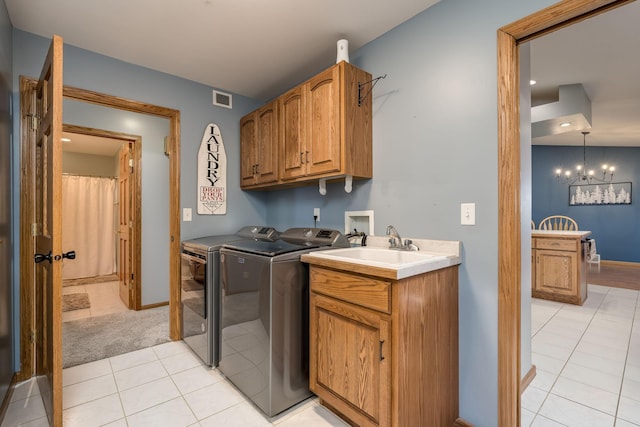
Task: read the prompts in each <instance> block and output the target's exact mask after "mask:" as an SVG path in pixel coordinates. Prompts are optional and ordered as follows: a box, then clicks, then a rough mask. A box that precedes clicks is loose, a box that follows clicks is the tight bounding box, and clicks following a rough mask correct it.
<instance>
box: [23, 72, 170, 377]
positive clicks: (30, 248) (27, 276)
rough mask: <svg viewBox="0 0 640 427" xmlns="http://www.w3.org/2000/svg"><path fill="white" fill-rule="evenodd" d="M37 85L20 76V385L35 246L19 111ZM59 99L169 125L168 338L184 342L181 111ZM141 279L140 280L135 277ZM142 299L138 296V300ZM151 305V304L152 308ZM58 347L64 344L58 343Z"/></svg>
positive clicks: (109, 99)
mask: <svg viewBox="0 0 640 427" xmlns="http://www.w3.org/2000/svg"><path fill="white" fill-rule="evenodd" d="M36 85H37V80H36V79H33V78H30V77H25V76H20V117H21V120H20V123H21V133H20V135H21V136H20V153H21V157H20V188H21V189H22V190H21V191H20V371H19V373H18V375H17V380H18V381H24V380H26V379H29V378H31V377H32V376H33V375H34V372H35V369H34V349H33V344H34V336H35V335H34V334H35V319H34V315H35V310H34V307H35V293H34V286H33V284H34V280H35V276H34V267H33V255H34V253H35V245H34V241H33V236H32V231H31V227H32V224H33V223H34V213H33V212H34V207H35V197H34V195H33V194H32V193H33V192H32V191H28V189H30V188H33V185H34V183H35V151H34V150H33V145H32V144H30V141H31V140H32V138H33V135H32V131H31V130H30V117H29V116H28V113H29V112H28V111H24V110H23V107H24V106H25V105H28V104H27V102H25V101H26V99H28V97H29V96H31V93H32V91H33V90H35V87H36ZM63 96H64V98H65V99H72V100H75V101H80V102H88V103H91V104H95V105H100V106H103V107H108V108H115V109H119V110H125V111H130V112H134V113H140V114H148V115H152V116H157V117H163V118H166V119H168V120H169V137H168V139H167V149H166V151H167V155H168V157H169V188H168V191H169V335H170V338H171V339H172V340H174V341H175V340H179V339H181V338H182V322H181V312H180V212H179V211H180V111H179V110H175V109H172V108H167V107H161V106H157V105H153V104H148V103H144V102H140V101H133V100H130V99H125V98H120V97H117V96H113V95H107V94H103V93H99V92H94V91H90V90H86V89H79V88H75V87H70V86H64V89H63ZM139 277H141V276H139ZM136 298H140V293H138V294H137V295H136ZM154 306H155V305H154ZM57 345H62V343H57Z"/></svg>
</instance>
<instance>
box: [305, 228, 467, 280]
mask: <svg viewBox="0 0 640 427" xmlns="http://www.w3.org/2000/svg"><path fill="white" fill-rule="evenodd" d="M410 240H412V242H413V244H414V245H416V246H417V247H418V248H419V250H418V251H403V250H397V249H389V241H388V237H377V236H369V237H367V246H359V247H353V248H344V249H329V250H325V251H314V252H310V253H308V254H304V255H302V261H304V262H309V263H312V264H313V263H315V262H317V261H319V260H325V261H332V262H335V263H339V264H341V265H342V264H344V265H343V266H344V267H345V270H349V265H354V264H355V265H358V266H363V267H371V268H372V269H376V270H377V271H382V272H383V273H384V276H385V277H389V278H392V279H396V280H399V279H404V278H407V277H411V276H415V275H417V274H422V273H428V272H430V271H434V270H439V269H441V268H446V267H451V266H453V265H458V264H460V263H461V258H460V248H461V243H460V242H458V241H443V240H427V239H411V238H410ZM372 274H373V273H372Z"/></svg>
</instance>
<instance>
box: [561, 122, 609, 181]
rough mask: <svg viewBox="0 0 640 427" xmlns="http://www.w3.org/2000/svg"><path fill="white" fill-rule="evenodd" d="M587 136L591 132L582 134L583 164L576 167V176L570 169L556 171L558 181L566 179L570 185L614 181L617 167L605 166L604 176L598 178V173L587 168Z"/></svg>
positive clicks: (603, 169) (603, 166) (602, 171)
mask: <svg viewBox="0 0 640 427" xmlns="http://www.w3.org/2000/svg"><path fill="white" fill-rule="evenodd" d="M587 135H589V132H586V131H583V132H582V164H579V165H577V166H576V169H575V172H576V175H574V174H573V172H572V171H571V170H570V169H567V170H562V169H556V178H558V180H561V179H564V181H565V182H566V183H568V184H569V185H571V184H574V183H576V182H578V183H584V184H591V183H594V182H595V183H605V182H611V181H613V173H614V172H615V170H616V168H615V166H612V165H608V164H603V165H602V168H601V173H602V175H600V174H598V175H600V176H601V177H599V176H596V171H595V170H593V169H588V168H587Z"/></svg>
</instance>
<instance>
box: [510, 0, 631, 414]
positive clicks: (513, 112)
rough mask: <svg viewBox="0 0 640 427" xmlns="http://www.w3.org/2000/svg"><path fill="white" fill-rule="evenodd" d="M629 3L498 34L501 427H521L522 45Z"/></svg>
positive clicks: (555, 16)
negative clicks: (520, 48) (520, 85)
mask: <svg viewBox="0 0 640 427" xmlns="http://www.w3.org/2000/svg"><path fill="white" fill-rule="evenodd" d="M628 2H629V0H617V1H616V0H605V1H589V2H584V1H581V0H566V1H563V2H560V3H557V4H555V5H553V6H550V7H548V8H546V9H543V10H541V11H539V12H537V13H534V14H532V15H529V16H527V17H524V18H522V19H520V20H518V21H516V22H514V23H512V24H509V25H507V26H505V27H502V28H500V29H499V30H498V165H499V166H498V204H499V206H500V209H499V210H498V259H499V265H498V402H499V404H498V425H499V426H500V427H507V426H509V427H510V426H519V425H520V391H521V384H520V381H521V372H520V356H521V354H520V338H521V334H520V332H521V325H520V316H521V286H522V276H521V262H522V260H521V244H522V234H521V233H522V229H521V209H520V206H521V202H522V201H521V197H520V169H521V166H520V144H521V143H520V111H519V110H520V108H519V106H520V89H519V76H520V65H519V55H518V49H519V48H518V46H519V45H520V44H522V43H524V42H527V41H529V40H532V39H534V38H537V37H540V36H542V35H544V34H547V33H549V32H552V31H555V30H556V29H558V28H562V27H565V26H569V25H571V24H573V23H575V22H579V21H581V20H584V19H587V18H589V17H591V16H594V15H596V14H599V13H604V12H606V11H608V10H610V9H612V8H614V7H619V6H622V5H624V4H626V3H628Z"/></svg>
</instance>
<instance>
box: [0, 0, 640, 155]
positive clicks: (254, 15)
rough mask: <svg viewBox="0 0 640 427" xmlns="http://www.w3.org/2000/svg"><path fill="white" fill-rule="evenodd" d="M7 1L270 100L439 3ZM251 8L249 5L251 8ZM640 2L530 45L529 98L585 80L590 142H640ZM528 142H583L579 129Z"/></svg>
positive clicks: (80, 40) (60, 28)
mask: <svg viewBox="0 0 640 427" xmlns="http://www.w3.org/2000/svg"><path fill="white" fill-rule="evenodd" d="M248 1H249V5H247V4H245V3H243V5H242V7H238V6H237V3H236V2H234V1H233V0H181V1H175V0H155V1H154V2H153V3H152V4H153V7H150V6H149V5H150V2H149V1H148V0H112V1H108V2H107V1H104V2H90V1H86V0H5V3H6V4H7V9H8V11H9V16H10V19H11V22H12V24H13V26H14V27H16V28H18V29H21V30H24V31H28V32H31V33H34V34H38V35H41V36H44V37H51V35H53V34H58V35H60V36H62V37H63V39H64V41H65V43H67V44H70V45H74V46H78V47H81V48H84V49H87V50H90V51H93V52H98V53H101V54H104V55H107V56H110V57H113V58H117V59H120V60H122V61H126V62H130V63H133V64H137V65H140V66H144V67H148V68H151V69H155V70H159V71H163V72H166V73H168V74H172V75H176V76H179V77H183V78H186V79H189V80H193V81H196V82H199V83H202V84H205V85H208V86H212V87H216V88H220V89H222V90H225V91H230V92H233V93H237V94H240V95H244V96H248V97H251V98H256V99H261V100H267V99H270V98H272V97H274V96H277V95H278V94H280V93H282V92H284V91H285V90H287V89H289V88H290V86H291V85H292V82H300V81H302V80H304V79H306V78H308V77H309V76H310V75H313V73H315V72H317V70H319V69H322V68H324V67H326V66H328V65H329V64H331V63H333V62H335V57H336V42H337V40H339V39H342V38H346V39H348V40H349V50H350V51H352V52H353V51H355V50H357V49H358V48H359V47H361V46H363V45H364V44H366V43H368V42H370V41H372V40H373V39H375V38H377V37H378V36H380V35H382V34H384V33H385V32H387V31H388V30H390V29H392V28H393V27H395V26H397V25H399V24H401V23H402V22H404V21H406V20H407V19H410V18H411V17H413V16H415V15H416V14H418V13H420V12H422V11H423V10H425V9H427V8H428V7H430V6H432V5H434V4H435V3H437V2H438V0H403V1H401V2H390V1H386V0H350V1H348V2H345V1H342V0H326V1H323V2H314V3H311V2H308V3H307V2H303V1H300V0H279V1H278V2H264V1H258V0H248ZM248 11H249V12H248ZM638 22H640V2H633V3H631V4H628V5H625V6H623V7H621V8H618V9H616V10H613V11H610V12H607V13H605V14H603V15H599V16H597V17H594V18H591V19H588V20H586V21H583V22H580V23H578V24H574V25H572V26H570V27H567V28H564V29H561V30H559V31H556V32H555V33H552V34H549V35H546V36H544V37H542V38H540V39H536V40H534V41H532V42H530V43H531V75H532V78H534V79H535V80H536V81H537V82H538V83H537V84H536V85H535V86H533V88H532V105H538V104H541V103H544V102H551V101H554V100H557V99H556V98H557V96H558V95H557V92H558V87H559V86H560V85H566V84H575V83H581V84H582V85H583V86H584V89H585V91H586V93H587V95H588V96H589V98H590V99H591V108H592V114H593V121H592V128H591V129H590V130H591V134H590V135H589V137H588V139H587V144H588V145H615V146H640V78H638V76H640V55H638V54H637V49H636V46H637V45H638V44H639V43H640V25H637V23H638ZM533 144H540V145H581V144H582V135H581V134H580V133H579V132H578V131H573V132H568V133H564V134H561V135H552V136H544V137H539V138H535V139H534V140H533Z"/></svg>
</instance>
